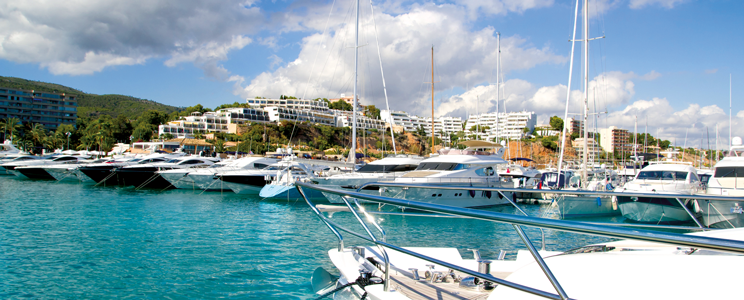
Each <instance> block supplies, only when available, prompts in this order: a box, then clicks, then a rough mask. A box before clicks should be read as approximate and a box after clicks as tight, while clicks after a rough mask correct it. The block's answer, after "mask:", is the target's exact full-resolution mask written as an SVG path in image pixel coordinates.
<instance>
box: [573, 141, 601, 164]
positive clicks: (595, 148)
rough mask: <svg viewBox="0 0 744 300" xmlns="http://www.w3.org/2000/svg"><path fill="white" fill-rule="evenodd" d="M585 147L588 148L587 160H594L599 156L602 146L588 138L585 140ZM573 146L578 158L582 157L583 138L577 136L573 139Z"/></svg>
mask: <svg viewBox="0 0 744 300" xmlns="http://www.w3.org/2000/svg"><path fill="white" fill-rule="evenodd" d="M586 144H587V149H588V150H589V157H588V158H587V160H589V161H595V160H596V159H597V158H599V154H600V153H602V147H600V146H599V144H597V142H596V141H595V140H594V139H592V138H589V139H588V140H587V143H586ZM573 147H574V149H576V154H577V155H578V156H579V158H582V159H583V157H584V138H583V137H581V138H577V139H575V140H574V141H573Z"/></svg>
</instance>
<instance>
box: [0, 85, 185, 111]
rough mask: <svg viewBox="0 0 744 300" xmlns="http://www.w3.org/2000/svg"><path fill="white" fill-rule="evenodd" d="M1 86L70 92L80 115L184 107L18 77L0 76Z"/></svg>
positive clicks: (166, 109) (175, 109) (168, 109)
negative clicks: (101, 93) (99, 93)
mask: <svg viewBox="0 0 744 300" xmlns="http://www.w3.org/2000/svg"><path fill="white" fill-rule="evenodd" d="M0 86H3V87H8V88H17V89H24V90H36V91H46V92H55V93H68V94H75V95H78V116H79V117H87V116H90V117H94V118H95V117H97V116H99V115H110V116H112V117H117V116H118V115H125V116H126V117H128V118H130V119H131V118H135V117H137V116H139V115H141V114H142V113H144V112H146V111H148V110H157V111H160V112H164V113H167V114H170V113H172V112H174V111H181V110H183V108H180V107H175V106H170V105H165V104H161V103H158V102H155V101H152V100H147V99H140V98H136V97H131V96H125V95H113V94H111V95H96V94H88V93H85V92H83V91H81V90H77V89H74V88H71V87H67V86H64V85H59V84H55V83H48V82H41V81H32V80H26V79H22V78H16V77H3V76H0Z"/></svg>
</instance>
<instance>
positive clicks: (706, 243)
mask: <svg viewBox="0 0 744 300" xmlns="http://www.w3.org/2000/svg"><path fill="white" fill-rule="evenodd" d="M296 185H297V186H299V187H303V188H309V189H314V190H318V191H322V192H326V193H331V194H335V195H342V196H349V197H352V198H358V199H362V200H366V201H372V202H379V203H384V204H391V205H397V206H405V207H407V208H414V209H418V210H424V211H430V212H438V213H444V214H450V215H459V216H464V217H470V218H474V219H481V220H486V221H496V222H502V223H510V224H519V225H525V226H530V227H542V228H548V229H555V230H561V231H568V232H575V233H582V234H592V235H600V236H605V237H610V238H624V239H634V240H641V241H648V242H658V243H666V244H673V245H680V246H689V247H694V248H705V249H710V250H718V251H727V252H733V253H741V254H744V241H732V240H726V239H718V238H710V237H702V236H689V235H681V234H674V233H667V232H656V231H642V230H637V229H626V228H616V227H610V226H603V225H595V224H589V223H585V222H576V221H566V220H553V219H543V218H536V217H527V216H519V215H512V214H505V213H498V212H493V211H484V210H477V209H469V208H459V207H452V206H446V205H439V204H431V203H424V202H418V201H411V200H401V199H396V198H390V197H384V196H375V195H369V194H363V193H357V192H349V191H342V190H335V189H331V188H326V187H323V186H319V185H314V184H307V183H301V182H298V183H296ZM464 188H465V189H467V188H475V187H464ZM503 190H509V191H514V190H519V189H503ZM640 195H644V196H645V195H648V194H640ZM650 195H654V194H650ZM655 196H657V197H658V195H655ZM680 198H686V197H682V196H680Z"/></svg>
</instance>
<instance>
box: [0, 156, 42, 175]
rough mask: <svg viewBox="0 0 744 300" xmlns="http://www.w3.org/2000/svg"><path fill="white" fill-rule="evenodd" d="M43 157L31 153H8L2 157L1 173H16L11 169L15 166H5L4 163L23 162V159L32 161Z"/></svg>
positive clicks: (0, 163)
mask: <svg viewBox="0 0 744 300" xmlns="http://www.w3.org/2000/svg"><path fill="white" fill-rule="evenodd" d="M37 159H42V158H41V157H38V156H35V155H30V154H15V155H7V156H3V157H0V175H14V174H13V173H11V172H10V170H12V169H14V168H15V166H10V165H9V166H8V168H5V167H4V166H3V165H5V164H9V163H14V162H21V161H30V160H37Z"/></svg>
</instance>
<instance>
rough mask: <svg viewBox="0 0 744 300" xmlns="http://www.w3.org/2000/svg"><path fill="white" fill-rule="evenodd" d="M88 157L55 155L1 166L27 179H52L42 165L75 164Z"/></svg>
mask: <svg viewBox="0 0 744 300" xmlns="http://www.w3.org/2000/svg"><path fill="white" fill-rule="evenodd" d="M88 158H90V157H89V156H78V155H57V156H51V157H49V158H47V159H36V160H24V161H16V162H9V163H5V164H3V165H2V167H3V168H5V169H6V170H8V171H10V172H11V173H13V174H15V175H16V176H21V177H26V178H29V179H54V177H52V176H51V175H49V173H47V172H46V171H44V169H43V168H42V167H43V166H47V165H58V164H76V163H78V161H82V160H85V159H88Z"/></svg>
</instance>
